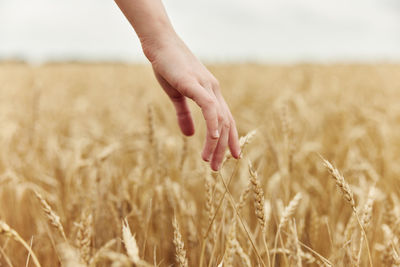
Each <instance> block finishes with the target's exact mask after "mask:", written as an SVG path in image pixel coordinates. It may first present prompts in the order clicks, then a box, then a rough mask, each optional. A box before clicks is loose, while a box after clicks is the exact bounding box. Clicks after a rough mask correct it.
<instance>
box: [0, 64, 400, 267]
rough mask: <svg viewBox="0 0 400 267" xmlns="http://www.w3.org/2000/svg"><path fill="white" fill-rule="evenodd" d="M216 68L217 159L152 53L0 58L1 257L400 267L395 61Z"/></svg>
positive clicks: (15, 261)
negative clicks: (81, 60)
mask: <svg viewBox="0 0 400 267" xmlns="http://www.w3.org/2000/svg"><path fill="white" fill-rule="evenodd" d="M211 70H212V72H213V73H214V74H215V75H216V76H217V77H218V78H219V80H220V82H221V85H222V88H223V91H224V95H225V96H226V98H227V102H228V103H229V104H230V106H231V108H232V112H233V114H234V116H235V118H236V120H237V125H238V127H239V134H240V136H246V134H248V133H249V134H248V135H247V137H246V138H242V139H241V145H242V147H243V155H242V158H241V159H240V160H235V159H233V158H232V157H230V156H229V155H227V156H226V157H225V160H224V165H223V168H222V170H221V172H220V173H212V172H210V170H209V169H208V167H207V166H206V164H204V163H203V162H202V161H201V157H200V151H201V148H202V142H203V140H204V134H205V133H204V128H205V127H204V123H203V121H202V119H201V112H200V111H199V110H198V109H197V108H196V107H195V106H194V105H192V107H193V110H194V116H195V121H196V126H197V133H196V135H195V137H193V138H188V139H184V138H182V136H181V134H180V133H179V129H178V126H177V124H176V122H175V120H176V118H175V112H174V110H173V107H172V105H171V104H170V103H169V101H168V99H167V97H166V96H165V95H164V94H163V93H162V92H161V89H160V88H159V86H158V85H157V83H156V81H155V79H154V78H153V74H152V71H151V68H149V67H148V66H146V67H144V66H127V65H121V64H73V63H69V64H48V65H44V66H41V67H31V66H28V65H24V64H17V63H2V64H0V123H1V124H0V125H1V128H0V145H1V148H2V149H1V152H0V201H1V202H0V265H1V266H26V264H27V266H39V264H40V266H43V267H45V266H59V265H60V263H61V264H62V265H63V266H90V267H94V266H132V265H137V266H150V265H151V266H171V265H175V266H179V265H180V266H198V265H199V264H200V262H201V263H202V266H217V265H221V266H272V265H275V266H358V265H359V266H370V265H373V266H398V265H399V264H400V256H399V255H400V254H399V253H400V250H399V246H400V242H399V240H400V230H399V229H400V219H399V218H400V197H399V185H400V180H399V177H400V167H399V165H398V164H397V162H398V155H399V154H400V146H399V144H400V105H399V104H398V103H399V102H400V78H399V77H400V75H399V74H400V66H396V65H331V66H321V65H296V66H257V65H231V66H228V65H220V66H211ZM253 130H256V131H255V132H252V131H253ZM321 157H323V159H321ZM248 162H251V165H252V166H251V167H250V173H249V166H248ZM331 177H333V178H334V179H332V178H331ZM336 185H337V186H336ZM337 187H339V188H337ZM343 196H344V198H343ZM300 200H301V201H300ZM27 262H28V263H27Z"/></svg>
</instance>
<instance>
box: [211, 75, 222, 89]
mask: <svg viewBox="0 0 400 267" xmlns="http://www.w3.org/2000/svg"><path fill="white" fill-rule="evenodd" d="M211 86H212V88H213V89H214V90H218V89H219V88H220V84H219V81H218V80H217V79H215V78H214V77H213V78H212V79H211Z"/></svg>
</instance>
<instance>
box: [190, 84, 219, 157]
mask: <svg viewBox="0 0 400 267" xmlns="http://www.w3.org/2000/svg"><path fill="white" fill-rule="evenodd" d="M195 92H196V93H195V94H194V95H193V100H194V101H195V102H196V103H197V104H198V105H199V106H200V108H201V111H202V113H203V117H204V119H205V121H206V125H207V134H206V141H205V144H204V148H203V152H202V158H203V160H205V161H207V162H208V161H210V160H211V157H212V154H213V152H214V150H215V147H216V146H217V143H218V139H219V137H220V129H219V128H220V127H219V123H218V109H217V108H218V101H217V100H216V98H215V96H213V95H212V94H210V93H209V92H208V91H207V90H206V89H204V88H203V87H201V86H200V85H198V88H197V89H196V90H195Z"/></svg>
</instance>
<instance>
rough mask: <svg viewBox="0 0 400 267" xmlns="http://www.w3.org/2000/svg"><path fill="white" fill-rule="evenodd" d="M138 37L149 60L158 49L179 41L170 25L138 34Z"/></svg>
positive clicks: (152, 58)
mask: <svg viewBox="0 0 400 267" xmlns="http://www.w3.org/2000/svg"><path fill="white" fill-rule="evenodd" d="M139 39H140V43H141V45H142V50H143V53H144V55H145V56H146V57H147V59H148V60H149V61H150V62H152V61H153V60H154V58H155V55H156V53H157V52H158V51H161V50H163V49H164V48H166V47H168V46H171V45H175V44H176V45H177V44H179V43H180V42H181V41H180V38H179V36H178V35H177V34H176V32H175V31H174V29H173V28H172V27H161V28H160V30H155V31H152V32H151V33H149V34H145V35H142V36H139Z"/></svg>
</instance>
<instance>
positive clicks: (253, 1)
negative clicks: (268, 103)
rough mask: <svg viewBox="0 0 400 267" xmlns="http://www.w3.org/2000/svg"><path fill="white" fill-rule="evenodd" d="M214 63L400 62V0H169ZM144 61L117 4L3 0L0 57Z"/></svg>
mask: <svg viewBox="0 0 400 267" xmlns="http://www.w3.org/2000/svg"><path fill="white" fill-rule="evenodd" d="M163 3H164V4H165V6H166V9H167V12H168V14H169V16H170V18H171V21H172V23H173V25H174V27H175V29H176V30H177V32H178V34H179V35H180V36H181V37H182V39H183V40H184V41H185V42H186V44H187V45H188V46H189V47H190V48H191V49H192V51H193V52H194V53H195V54H196V55H197V56H198V57H200V58H201V59H203V60H204V61H208V62H221V61H223V62H225V61H228V62H237V61H240V62H241V61H253V62H254V61H255V62H268V63H288V62H289V63H292V62H338V61H339V62H354V61H356V62H357V61H358V62H366V61H367V62H371V61H372V62H374V61H381V62H382V61H384V62H385V61H395V62H398V61H400V1H398V0H335V1H321V0H298V1H297V0H279V1H276V0H164V1H163ZM12 58H18V59H24V60H27V61H31V62H46V61H54V60H83V61H123V62H143V61H144V60H145V58H144V56H143V55H142V51H141V48H140V43H139V41H138V38H137V37H136V35H135V33H134V31H133V30H132V28H131V26H130V25H129V23H128V22H127V20H126V19H125V18H124V17H123V15H122V13H121V11H120V10H119V9H118V7H117V6H116V4H115V3H114V1H112V0H34V1H32V0H0V59H12Z"/></svg>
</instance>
